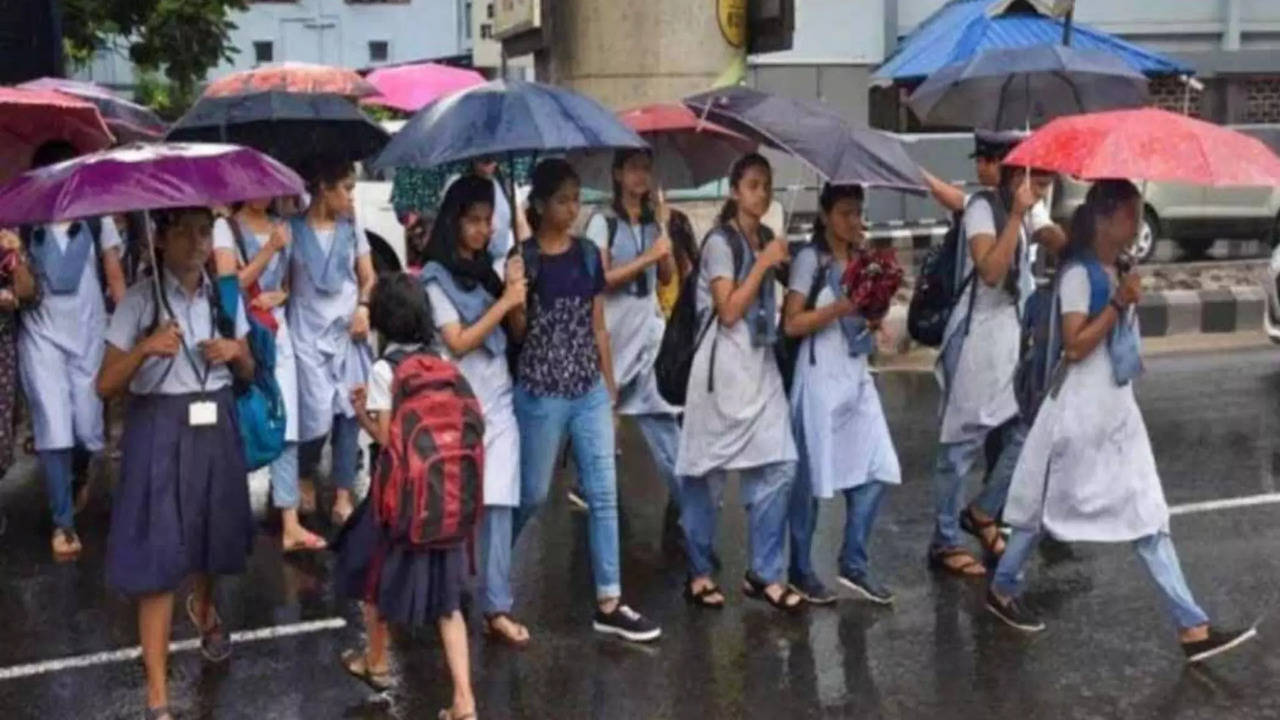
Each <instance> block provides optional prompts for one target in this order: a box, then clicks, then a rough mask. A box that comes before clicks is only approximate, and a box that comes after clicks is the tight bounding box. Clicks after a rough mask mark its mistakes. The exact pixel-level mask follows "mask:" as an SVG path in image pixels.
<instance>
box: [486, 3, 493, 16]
mask: <svg viewBox="0 0 1280 720" xmlns="http://www.w3.org/2000/svg"><path fill="white" fill-rule="evenodd" d="M485 17H487V18H489V19H490V20H492V19H493V3H489V4H488V6H487V7H486V8H485Z"/></svg>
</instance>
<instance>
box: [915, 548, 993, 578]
mask: <svg viewBox="0 0 1280 720" xmlns="http://www.w3.org/2000/svg"><path fill="white" fill-rule="evenodd" d="M958 557H963V558H964V559H965V562H962V563H959V564H955V563H950V562H947V561H948V560H950V559H951V558H958ZM929 567H930V568H932V569H934V570H942V571H945V572H948V573H951V574H952V575H955V576H957V577H965V578H975V577H983V576H985V575H986V574H987V568H986V567H985V566H984V565H983V564H982V563H981V562H978V559H977V558H976V557H974V556H973V553H971V552H969V551H968V550H965V549H964V548H958V547H955V548H944V549H942V550H934V551H931V552H930V553H929ZM975 568H976V569H975Z"/></svg>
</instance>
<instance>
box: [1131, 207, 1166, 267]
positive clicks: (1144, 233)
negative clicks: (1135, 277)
mask: <svg viewBox="0 0 1280 720" xmlns="http://www.w3.org/2000/svg"><path fill="white" fill-rule="evenodd" d="M1159 237H1160V219H1159V218H1157V217H1156V212H1155V211H1154V210H1152V209H1151V208H1149V207H1144V208H1143V209H1142V225H1141V226H1139V227H1138V237H1137V238H1136V239H1134V241H1133V259H1134V260H1135V261H1136V262H1137V263H1138V264H1142V263H1145V262H1148V261H1150V260H1151V257H1152V256H1153V255H1155V254H1156V240H1157V239H1159Z"/></svg>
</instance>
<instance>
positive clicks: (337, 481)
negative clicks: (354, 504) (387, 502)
mask: <svg viewBox="0 0 1280 720" xmlns="http://www.w3.org/2000/svg"><path fill="white" fill-rule="evenodd" d="M327 439H328V440H329V444H330V445H331V446H332V447H333V467H332V468H331V470H330V472H329V476H330V478H331V479H332V480H333V484H334V485H336V486H338V488H340V489H342V490H351V489H352V488H353V487H355V484H356V470H357V467H358V465H359V463H360V444H359V443H360V425H359V424H358V423H356V419H355V418H353V417H346V416H345V415H334V416H333V428H332V429H331V430H330V431H329V436H328V438H327ZM325 440H326V438H323V437H319V438H316V439H315V440H308V441H306V442H304V443H302V444H301V445H299V446H298V474H299V476H301V477H304V478H308V479H313V480H314V479H315V476H316V470H317V469H318V468H319V467H320V455H321V453H323V452H324V442H325Z"/></svg>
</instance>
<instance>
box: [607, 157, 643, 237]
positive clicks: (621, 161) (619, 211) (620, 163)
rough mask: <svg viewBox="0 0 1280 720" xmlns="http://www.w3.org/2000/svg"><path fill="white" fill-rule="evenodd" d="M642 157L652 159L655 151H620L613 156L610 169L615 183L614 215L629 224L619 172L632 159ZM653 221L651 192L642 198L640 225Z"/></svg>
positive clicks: (611, 178)
mask: <svg viewBox="0 0 1280 720" xmlns="http://www.w3.org/2000/svg"><path fill="white" fill-rule="evenodd" d="M640 155H643V156H645V157H648V158H650V159H652V158H653V151H652V150H650V149H649V148H626V149H623V150H619V151H617V152H615V153H614V154H613V165H612V167H611V168H610V169H609V178H610V180H611V181H612V182H613V203H612V206H613V214H614V215H616V216H618V217H619V218H622V219H624V220H626V221H627V222H630V221H631V218H630V216H628V215H627V209H626V208H624V207H623V206H622V183H620V182H618V171H619V170H621V169H622V168H624V167H626V164H627V162H629V161H630V160H631V158H633V157H636V156H640ZM653 220H654V215H653V192H652V191H650V192H647V193H645V194H644V195H642V196H641V197H640V224H641V225H648V224H649V223H651V222H653Z"/></svg>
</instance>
